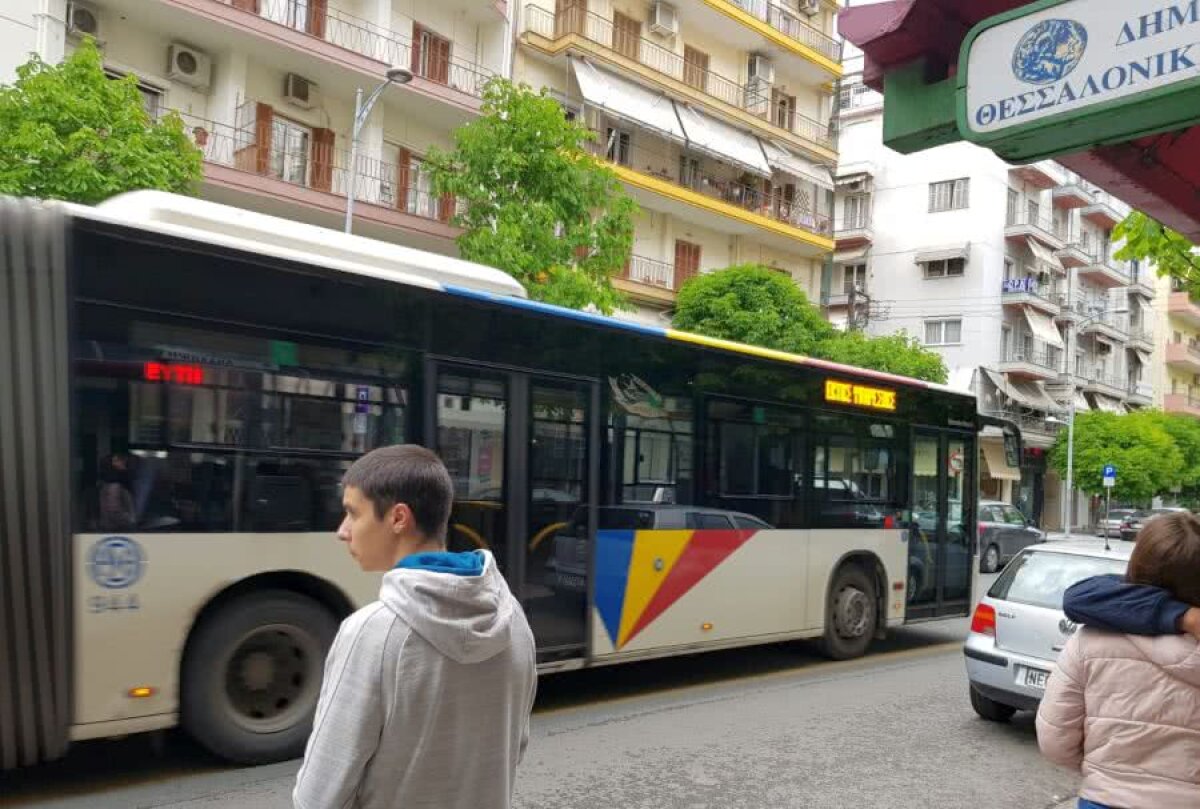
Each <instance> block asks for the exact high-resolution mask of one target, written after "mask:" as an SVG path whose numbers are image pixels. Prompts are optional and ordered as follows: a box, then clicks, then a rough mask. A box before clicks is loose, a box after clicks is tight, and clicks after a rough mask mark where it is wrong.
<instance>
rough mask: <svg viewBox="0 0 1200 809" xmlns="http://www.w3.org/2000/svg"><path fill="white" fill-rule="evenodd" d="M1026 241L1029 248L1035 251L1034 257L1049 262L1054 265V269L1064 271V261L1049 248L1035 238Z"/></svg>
mask: <svg viewBox="0 0 1200 809" xmlns="http://www.w3.org/2000/svg"><path fill="white" fill-rule="evenodd" d="M1025 243H1026V244H1028V245H1029V249H1030V250H1032V251H1033V257H1034V258H1036V259H1037V260H1038V261H1040V262H1042V263H1043V264H1047V265H1049V266H1050V267H1053V268H1054V269H1056V270H1058V271H1059V272H1062V269H1063V265H1062V262H1061V261H1059V260H1058V257H1057V256H1055V255H1054V253H1052V252H1051V251H1050V250H1049V249H1047V248H1045V247H1043V246H1042V245H1040V244H1038V243H1037V242H1035V241H1034V240H1033V239H1026V240H1025Z"/></svg>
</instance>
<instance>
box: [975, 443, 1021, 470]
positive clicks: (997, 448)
mask: <svg viewBox="0 0 1200 809" xmlns="http://www.w3.org/2000/svg"><path fill="white" fill-rule="evenodd" d="M979 446H981V447H982V448H983V460H984V462H985V463H987V471H988V476H989V477H991V478H992V479H993V480H1020V479H1021V470H1020V469H1016V468H1014V467H1011V466H1009V465H1008V456H1007V455H1006V454H1005V452H1004V442H1003V441H987V440H983V441H980V442H979Z"/></svg>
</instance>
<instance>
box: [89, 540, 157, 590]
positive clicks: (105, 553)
mask: <svg viewBox="0 0 1200 809" xmlns="http://www.w3.org/2000/svg"><path fill="white" fill-rule="evenodd" d="M145 566H146V556H145V554H144V553H142V546H141V545H138V544H137V543H136V542H134V541H133V540H132V539H130V538H128V537H105V538H104V539H101V540H99V541H97V542H96V544H94V545H92V549H91V550H90V551H88V572H89V573H91V576H92V581H94V582H96V584H98V585H100V586H101V587H104V588H106V589H109V590H120V589H123V588H125V587H131V586H133V585H134V584H136V583H137V581H138V579H140V578H141V577H142V570H143V568H145Z"/></svg>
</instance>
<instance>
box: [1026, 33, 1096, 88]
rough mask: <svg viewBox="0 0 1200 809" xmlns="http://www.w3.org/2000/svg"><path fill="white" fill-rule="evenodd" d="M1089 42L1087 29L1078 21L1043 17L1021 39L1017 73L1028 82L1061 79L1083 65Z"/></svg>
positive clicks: (1041, 82) (1037, 82)
mask: <svg viewBox="0 0 1200 809" xmlns="http://www.w3.org/2000/svg"><path fill="white" fill-rule="evenodd" d="M1087 43H1088V35H1087V29H1086V28H1084V27H1083V26H1082V25H1080V24H1079V23H1077V22H1075V21H1074V20H1043V21H1042V22H1040V23H1038V24H1037V25H1035V26H1033V27H1032V28H1030V29H1029V31H1028V32H1027V33H1026V34H1025V36H1023V37H1021V39H1020V41H1019V42H1017V47H1016V48H1015V49H1014V50H1013V58H1012V71H1013V75H1014V76H1016V77H1017V78H1018V79H1020V80H1021V81H1023V82H1026V83H1028V84H1038V85H1041V84H1053V83H1054V82H1056V81H1060V80H1061V79H1063V78H1065V77H1066V76H1067V75H1068V74H1070V72H1071V71H1072V70H1074V69H1075V68H1076V67H1077V66H1078V65H1079V61H1080V60H1081V59H1083V52H1084V51H1085V50H1087Z"/></svg>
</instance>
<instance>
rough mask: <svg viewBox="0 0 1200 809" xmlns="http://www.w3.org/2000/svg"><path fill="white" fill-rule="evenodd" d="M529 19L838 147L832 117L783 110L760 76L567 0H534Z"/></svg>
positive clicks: (553, 33) (540, 31) (545, 30)
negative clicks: (691, 56) (709, 60)
mask: <svg viewBox="0 0 1200 809" xmlns="http://www.w3.org/2000/svg"><path fill="white" fill-rule="evenodd" d="M525 21H526V22H525V24H526V31H527V32H530V33H534V34H537V35H538V36H543V37H546V38H547V39H561V38H562V37H565V36H568V35H571V34H574V35H575V36H579V37H582V38H583V39H585V40H587V41H588V42H591V43H594V44H596V45H599V46H600V47H602V48H606V49H608V50H610V51H614V52H615V53H618V54H620V55H621V56H624V57H625V58H627V59H632V60H633V61H635V62H638V63H640V64H642V65H643V66H645V67H648V68H650V69H651V70H653V71H655V72H656V73H660V74H662V75H664V76H668V77H670V78H672V79H675V80H676V81H680V82H684V83H685V84H687V85H689V86H691V87H692V88H694V89H696V90H698V91H700V92H701V93H703V94H705V95H707V96H709V97H710V98H714V99H716V100H718V101H721V102H723V103H725V104H729V105H730V106H733V107H737V108H738V109H743V110H746V111H747V112H750V113H752V114H754V115H756V116H758V117H760V118H762V119H763V120H766V121H769V122H770V123H772V124H774V125H775V126H778V127H780V128H781V129H786V130H787V131H789V132H792V133H794V134H796V135H799V136H800V137H802V138H805V139H806V140H809V141H812V142H813V143H816V144H818V145H820V146H823V147H826V148H829V149H833V148H835V147H836V144H837V137H836V134H835V129H834V127H833V126H832V123H830V124H822V123H821V122H820V121H817V120H814V119H812V118H809V117H808V116H806V115H802V114H801V113H799V112H797V111H796V110H794V109H793V110H787V111H786V112H780V111H779V110H778V109H777V108H776V107H775V105H773V104H772V103H771V85H769V84H767V83H765V82H760V81H751V82H748V83H746V84H741V83H739V82H736V81H734V80H733V79H730V78H727V77H726V76H722V75H721V74H719V73H716V72H714V71H712V70H709V69H708V68H706V67H704V66H702V65H699V64H695V63H693V62H688V61H687V60H685V59H684V57H683V56H682V55H681V54H678V53H676V52H675V51H673V50H671V49H669V48H665V47H663V46H662V45H660V44H658V43H657V42H653V41H651V40H649V39H646V38H644V37H641V36H638V35H637V34H634V33H631V32H628V31H624V30H619V29H618V28H617V27H616V26H615V25H614V24H613V21H612V20H608V19H605V18H604V17H601V16H600V15H599V14H593V13H591V12H590V11H588V10H587V8H586V7H583V6H575V5H568V6H565V7H562V8H559V9H558V11H557V12H552V11H548V10H546V9H544V8H542V7H540V6H535V5H532V4H530V5H527V6H525Z"/></svg>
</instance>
